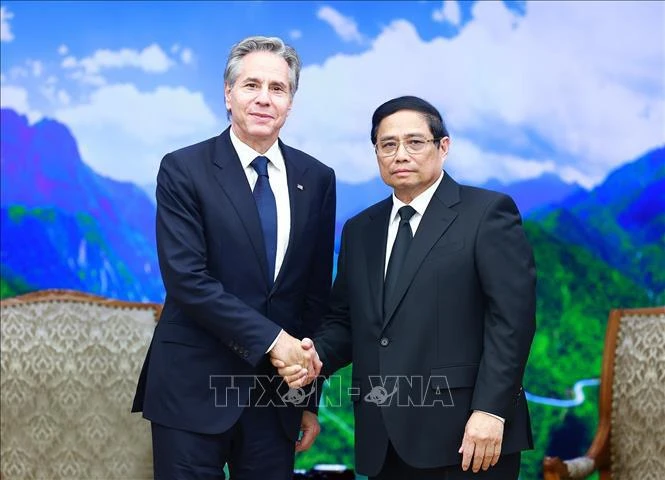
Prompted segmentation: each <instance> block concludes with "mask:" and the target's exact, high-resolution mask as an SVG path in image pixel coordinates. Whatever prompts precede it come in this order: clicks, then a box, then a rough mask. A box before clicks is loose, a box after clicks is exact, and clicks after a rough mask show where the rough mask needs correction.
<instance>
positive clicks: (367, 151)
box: [0, 1, 665, 479]
mask: <svg viewBox="0 0 665 480" xmlns="http://www.w3.org/2000/svg"><path fill="white" fill-rule="evenodd" d="M1 5H2V6H1V12H2V32H1V33H2V35H1V40H2V43H1V46H2V56H1V74H2V77H1V90H0V93H1V100H2V111H1V118H0V125H1V135H0V139H1V147H2V149H1V153H2V156H1V162H2V176H1V185H0V186H1V222H2V223H1V226H2V228H1V237H0V240H1V249H0V268H1V270H0V289H1V295H2V297H3V298H5V297H9V296H13V295H17V294H21V293H24V292H29V291H33V290H38V289H44V288H71V289H76V290H82V291H87V292H92V293H96V294H100V295H104V296H108V297H116V298H121V299H127V300H139V301H155V302H160V301H162V300H163V297H164V290H163V287H162V284H161V280H160V276H159V269H158V265H157V256H156V250H155V238H154V216H155V205H154V181H155V175H156V171H157V168H158V164H159V160H160V158H161V157H162V156H163V154H165V153H166V152H168V151H170V150H173V149H175V148H178V147H180V146H184V145H186V144H189V143H194V142H196V141H199V140H202V139H205V138H208V137H210V136H213V135H216V134H217V133H218V132H220V131H221V130H222V129H223V128H225V127H226V126H227V125H228V122H227V120H226V114H225V110H224V106H223V98H222V72H223V66H224V61H225V55H226V53H227V52H228V49H229V47H230V45H231V44H233V43H234V42H235V41H237V40H239V39H240V38H242V37H244V36H247V35H251V34H268V35H278V36H281V37H283V38H285V39H286V40H287V41H289V42H290V43H292V44H293V45H294V46H295V47H296V48H297V49H298V50H299V52H300V53H301V55H302V59H303V63H304V68H303V72H302V75H301V87H300V90H299V91H298V93H297V95H296V98H295V104H294V108H293V111H292V113H291V118H290V119H289V121H288V122H287V126H286V128H285V129H284V131H283V135H282V138H283V139H284V140H285V141H286V142H287V143H290V144H292V145H294V146H296V147H299V148H302V149H303V150H305V151H307V152H309V153H312V154H314V155H315V156H317V157H318V158H320V159H321V160H322V161H324V162H325V163H327V164H328V165H330V166H332V167H333V168H335V170H336V173H337V177H338V205H337V217H338V218H337V224H338V225H337V226H338V228H337V233H338V235H339V232H340V230H341V226H342V225H343V223H344V221H345V220H346V219H347V218H349V216H351V215H353V214H354V213H357V212H358V211H360V210H361V209H362V208H364V207H366V206H368V205H370V204H371V203H373V202H375V201H378V200H380V199H382V198H384V197H385V196H387V195H388V193H389V191H388V190H387V188H386V187H385V186H384V185H383V183H382V182H381V180H380V179H379V178H378V177H377V168H376V164H375V160H374V157H373V151H372V146H371V145H370V142H369V125H370V117H371V114H372V112H373V110H374V108H376V106H378V105H379V104H380V103H382V102H383V101H385V100H387V99H389V98H392V97H394V96H398V95H404V94H415V95H419V96H422V97H424V98H426V99H428V100H430V101H431V102H432V103H434V104H435V105H436V106H437V107H438V108H439V109H440V110H441V111H442V112H443V114H444V117H445V119H446V121H447V123H448V126H449V129H450V130H451V135H452V147H451V155H450V156H449V158H448V160H447V164H446V168H447V171H448V172H449V173H450V174H451V175H453V177H455V178H456V179H457V180H458V181H461V182H464V183H469V184H474V185H479V186H485V187H488V188H492V189H495V190H500V191H504V192H506V193H509V194H511V195H512V196H513V197H514V198H515V199H516V201H517V203H518V205H519V207H520V209H521V212H522V214H523V216H524V219H525V227H526V230H527V233H528V236H529V238H530V240H531V242H532V244H533V246H534V249H535V254H536V261H537V266H538V274H539V281H538V319H537V321H538V332H537V334H536V338H535V341H534V344H533V348H532V352H531V357H530V360H529V364H528V367H527V371H526V378H525V389H526V390H527V391H528V397H527V398H528V399H529V407H530V409H531V412H532V421H533V429H534V436H535V442H536V448H535V450H534V451H532V452H528V453H527V454H525V455H524V460H523V468H522V478H523V479H536V478H538V477H539V463H540V460H541V458H542V456H543V455H544V454H545V453H548V454H557V455H562V456H566V457H570V456H574V455H579V454H582V453H583V452H584V450H585V449H586V447H587V446H588V445H589V443H590V441H591V438H592V435H593V432H594V431H595V426H596V423H597V421H596V417H597V409H596V402H597V398H598V388H597V385H598V376H599V373H600V360H601V352H602V341H603V337H604V333H605V332H604V329H605V324H606V318H607V314H608V310H609V309H610V308H613V307H640V306H649V305H658V304H663V303H665V293H664V292H665V268H664V267H665V146H664V145H665V100H664V99H665V85H664V83H665V80H664V77H663V72H665V32H664V30H665V27H664V25H665V4H663V3H660V2H644V3H641V2H626V3H621V2H606V3H603V2H589V3H584V2H562V3H557V2H535V3H526V2H508V1H505V2H455V1H444V2H354V3H347V2H344V3H338V2H325V1H324V2H295V3H290V2H289V3H281V2H259V3H251V2H238V3H234V2H203V3H194V4H191V3H189V4H185V3H180V2H165V3H157V2H144V3H139V2H128V3H122V2H121V3H105V2H91V3H85V2H76V3H57V2H2V4H1ZM337 240H339V239H337ZM348 374H349V371H348V370H347V371H344V372H343V375H342V383H343V386H346V383H347V382H348ZM320 417H321V422H322V426H323V433H322V434H321V436H320V437H319V439H318V441H317V443H316V446H315V448H314V449H313V450H312V451H310V452H307V453H305V454H303V455H301V456H300V457H299V458H298V462H297V463H298V466H299V467H302V468H307V467H309V466H311V465H313V464H316V463H345V464H347V465H353V451H352V444H353V418H352V413H351V407H350V402H348V401H344V402H343V403H342V406H341V407H332V406H329V407H326V406H325V405H324V406H323V408H322V409H321V414H320Z"/></svg>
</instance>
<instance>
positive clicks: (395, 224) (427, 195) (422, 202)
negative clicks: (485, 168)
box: [383, 171, 444, 278]
mask: <svg viewBox="0 0 665 480" xmlns="http://www.w3.org/2000/svg"><path fill="white" fill-rule="evenodd" d="M443 175H444V174H443V171H442V172H441V175H440V176H439V179H438V180H437V181H436V182H434V183H433V184H432V185H430V186H429V187H428V188H427V190H425V191H424V192H422V193H421V194H420V195H418V196H417V197H415V198H414V199H413V200H411V203H409V204H408V205H410V206H411V207H413V209H414V210H415V211H416V213H414V214H413V216H412V217H411V219H410V220H409V224H410V225H411V231H412V232H413V236H414V237H415V235H416V230H418V225H420V220H421V219H422V218H423V214H424V213H425V210H427V205H429V202H430V200H432V197H433V196H434V192H436V189H437V188H439V184H440V183H441V179H442V178H443ZM405 205H407V204H406V203H404V202H403V201H401V200H400V199H399V198H397V197H396V196H395V194H394V193H393V209H392V211H391V212H390V223H389V224H388V238H387V243H386V263H385V264H384V265H383V277H384V278H385V276H386V273H387V272H388V261H389V260H390V254H391V253H392V249H393V245H394V244H395V238H397V230H399V222H400V216H399V213H398V211H399V209H400V208H402V207H404V206H405Z"/></svg>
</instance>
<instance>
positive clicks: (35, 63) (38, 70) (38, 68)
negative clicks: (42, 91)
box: [26, 60, 44, 77]
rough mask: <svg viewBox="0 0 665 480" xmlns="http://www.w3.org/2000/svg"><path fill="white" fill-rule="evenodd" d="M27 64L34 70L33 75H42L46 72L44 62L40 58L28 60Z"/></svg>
mask: <svg viewBox="0 0 665 480" xmlns="http://www.w3.org/2000/svg"><path fill="white" fill-rule="evenodd" d="M26 64H27V65H28V67H29V68H30V70H31V71H32V76H33V77H41V76H42V73H43V72H44V64H43V63H42V62H40V61H39V60H27V61H26Z"/></svg>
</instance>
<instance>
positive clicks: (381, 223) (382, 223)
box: [364, 197, 393, 318]
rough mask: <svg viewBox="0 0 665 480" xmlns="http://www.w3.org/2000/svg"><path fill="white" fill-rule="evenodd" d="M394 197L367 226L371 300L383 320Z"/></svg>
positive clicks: (366, 239) (387, 200)
mask: <svg viewBox="0 0 665 480" xmlns="http://www.w3.org/2000/svg"><path fill="white" fill-rule="evenodd" d="M392 206H393V202H392V197H389V198H387V199H385V200H384V201H383V202H381V203H380V204H379V205H378V206H377V209H376V211H375V213H373V214H372V215H371V217H370V221H369V222H368V223H367V224H366V225H365V232H364V233H365V234H364V237H365V256H366V258H367V274H368V277H369V278H368V282H369V298H370V301H371V302H372V305H373V308H374V311H375V312H376V316H377V318H383V280H384V273H383V272H384V270H385V261H386V238H387V237H388V223H389V220H390V212H391V210H392Z"/></svg>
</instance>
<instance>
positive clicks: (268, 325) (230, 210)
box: [132, 129, 335, 440]
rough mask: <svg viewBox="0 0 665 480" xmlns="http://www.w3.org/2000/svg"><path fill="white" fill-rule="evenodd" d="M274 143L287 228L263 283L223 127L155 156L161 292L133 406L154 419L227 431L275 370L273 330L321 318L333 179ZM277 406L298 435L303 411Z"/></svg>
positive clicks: (299, 332)
mask: <svg viewBox="0 0 665 480" xmlns="http://www.w3.org/2000/svg"><path fill="white" fill-rule="evenodd" d="M279 146H280V149H281V151H282V154H283V156H284V161H285V165H286V173H287V178H288V189H289V199H290V209H291V230H290V236H289V244H288V248H287V251H286V256H285V258H284V262H283V264H282V266H281V269H280V271H279V274H278V276H277V278H276V280H275V282H274V285H273V286H272V287H270V286H269V283H268V275H267V271H268V270H267V260H266V255H265V248H264V243H263V234H262V230H261V226H260V220H259V216H258V210H257V208H256V203H255V201H254V197H253V196H252V192H251V189H250V187H249V184H248V182H247V178H246V175H245V173H244V171H243V169H242V166H241V164H240V160H239V159H238V155H237V154H236V151H235V149H234V148H233V144H232V143H231V139H230V136H229V129H227V130H226V131H224V132H223V133H222V134H221V135H220V136H218V137H215V138H211V139H209V140H206V141H204V142H201V143H198V144H196V145H192V146H189V147H186V148H183V149H181V150H178V151H175V152H173V153H170V154H168V155H166V156H165V157H164V159H163V160H162V163H161V166H160V170H159V174H158V176H157V250H158V255H159V263H160V269H161V274H162V279H163V281H164V286H165V288H166V301H165V303H164V309H163V312H162V315H161V318H160V321H159V322H158V324H157V327H156V329H155V333H154V336H153V339H152V343H151V346H150V349H149V351H148V355H147V358H146V360H145V363H144V366H143V370H142V372H141V376H140V379H139V383H138V387H137V392H136V397H135V399H134V405H133V409H132V410H133V411H141V410H142V411H143V414H144V417H146V418H148V419H149V420H151V421H154V422H156V423H159V424H162V425H165V426H168V427H172V428H178V429H183V430H188V431H193V432H200V433H220V432H223V431H225V430H227V429H228V428H230V427H231V426H232V425H233V424H234V423H235V422H236V420H237V419H238V417H239V416H240V414H241V412H242V408H243V405H247V404H248V402H249V398H248V395H249V392H250V387H251V386H252V385H253V378H252V376H254V375H273V374H275V371H274V369H272V367H271V366H270V364H269V362H268V358H267V355H265V352H266V350H267V349H268V348H269V346H270V344H271V343H272V341H273V340H274V339H275V337H276V335H277V333H278V332H279V331H280V329H281V328H283V329H285V330H286V331H287V332H288V333H290V334H291V335H294V336H296V337H298V338H301V337H303V336H312V335H313V333H314V331H315V330H316V328H317V326H318V325H319V323H320V318H321V317H322V315H323V313H324V311H325V308H326V306H327V302H328V298H329V292H330V285H331V282H332V279H331V274H332V253H333V241H334V240H333V237H334V221H335V176H334V172H333V171H332V169H330V168H329V167H327V166H325V165H324V164H322V163H320V162H319V161H317V160H316V159H314V158H313V157H310V156H309V155H307V154H305V153H303V152H301V151H299V150H296V149H293V148H291V147H288V146H286V145H284V144H283V143H282V142H281V141H280V143H279ZM264 385H265V384H264ZM229 387H232V388H237V390H233V389H230V390H229ZM268 387H269V388H268V389H266V390H270V391H271V393H269V394H268V393H266V395H268V396H263V400H264V401H265V400H266V399H267V398H269V396H270V395H272V398H273V399H274V400H275V402H273V404H276V405H277V404H279V405H280V406H282V405H284V403H283V402H282V403H279V399H278V398H277V397H276V396H275V392H274V390H275V388H276V387H275V384H270V385H268ZM262 390H263V387H260V389H257V390H255V392H256V393H257V395H256V396H261V391H262ZM314 403H315V402H314ZM286 405H291V404H289V403H286ZM279 410H280V412H281V413H282V415H281V417H282V423H283V426H284V428H285V430H286V432H287V434H288V435H289V436H290V437H291V438H292V439H294V440H295V439H296V438H297V435H298V431H299V426H300V417H301V415H302V409H298V408H290V407H289V408H286V407H285V408H280V409H279Z"/></svg>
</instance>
